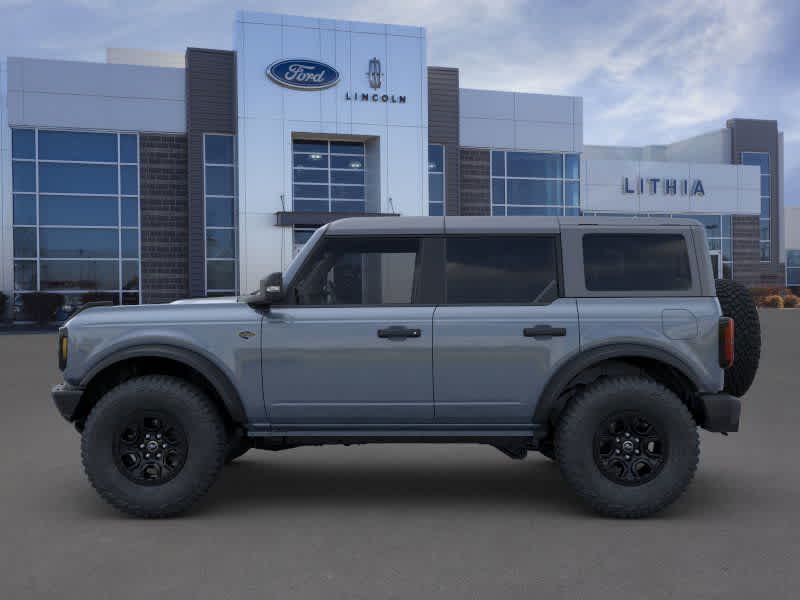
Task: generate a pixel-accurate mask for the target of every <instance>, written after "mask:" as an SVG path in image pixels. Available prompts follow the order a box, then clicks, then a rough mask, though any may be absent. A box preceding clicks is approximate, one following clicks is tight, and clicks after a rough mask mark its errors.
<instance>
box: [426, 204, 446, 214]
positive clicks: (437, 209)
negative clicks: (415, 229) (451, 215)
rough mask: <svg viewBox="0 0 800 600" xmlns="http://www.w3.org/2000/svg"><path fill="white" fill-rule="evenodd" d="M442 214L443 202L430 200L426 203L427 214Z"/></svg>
mask: <svg viewBox="0 0 800 600" xmlns="http://www.w3.org/2000/svg"><path fill="white" fill-rule="evenodd" d="M443 214H444V204H442V203H441V202H431V203H430V204H429V205H428V215H429V216H431V217H441V216H442V215H443Z"/></svg>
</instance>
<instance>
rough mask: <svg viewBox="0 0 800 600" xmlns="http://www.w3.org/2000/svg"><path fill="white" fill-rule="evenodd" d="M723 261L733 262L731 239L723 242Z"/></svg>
mask: <svg viewBox="0 0 800 600" xmlns="http://www.w3.org/2000/svg"><path fill="white" fill-rule="evenodd" d="M722 260H733V244H732V243H731V240H730V239H723V240H722Z"/></svg>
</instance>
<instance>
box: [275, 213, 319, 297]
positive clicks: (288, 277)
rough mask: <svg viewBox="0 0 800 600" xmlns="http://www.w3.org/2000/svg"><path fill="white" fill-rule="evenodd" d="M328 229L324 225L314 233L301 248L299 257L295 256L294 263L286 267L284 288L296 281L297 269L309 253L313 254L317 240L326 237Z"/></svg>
mask: <svg viewBox="0 0 800 600" xmlns="http://www.w3.org/2000/svg"><path fill="white" fill-rule="evenodd" d="M326 229H328V226H327V225H323V226H322V227H320V228H319V229H317V230H316V231H315V232H314V235H312V236H311V237H310V238H308V241H307V242H306V243H305V244H303V247H302V248H300V252H298V253H297V256H295V257H294V259H292V262H290V263H289V266H288V267H286V271H285V272H284V274H283V285H284V287H285V286H287V285H288V284H289V282H290V281H292V279H294V276H295V275H296V274H297V269H299V268H300V265H302V264H303V262H304V261H305V260H306V257H307V256H308V254H309V252H311V249H312V248H313V247H314V246H316V244H317V240H319V238H321V237H322V236H323V235H324V233H325V230H326Z"/></svg>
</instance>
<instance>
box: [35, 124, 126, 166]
mask: <svg viewBox="0 0 800 600" xmlns="http://www.w3.org/2000/svg"><path fill="white" fill-rule="evenodd" d="M39 160H79V161H91V162H117V135H116V134H115V133H88V132H81V131H39Z"/></svg>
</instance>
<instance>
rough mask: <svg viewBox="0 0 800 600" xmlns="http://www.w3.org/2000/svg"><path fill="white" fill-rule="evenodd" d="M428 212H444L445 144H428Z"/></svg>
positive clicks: (433, 213) (431, 214)
mask: <svg viewBox="0 0 800 600" xmlns="http://www.w3.org/2000/svg"><path fill="white" fill-rule="evenodd" d="M428 214H429V215H430V216H432V217H438V216H441V215H443V214H444V146H443V145H442V144H428Z"/></svg>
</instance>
